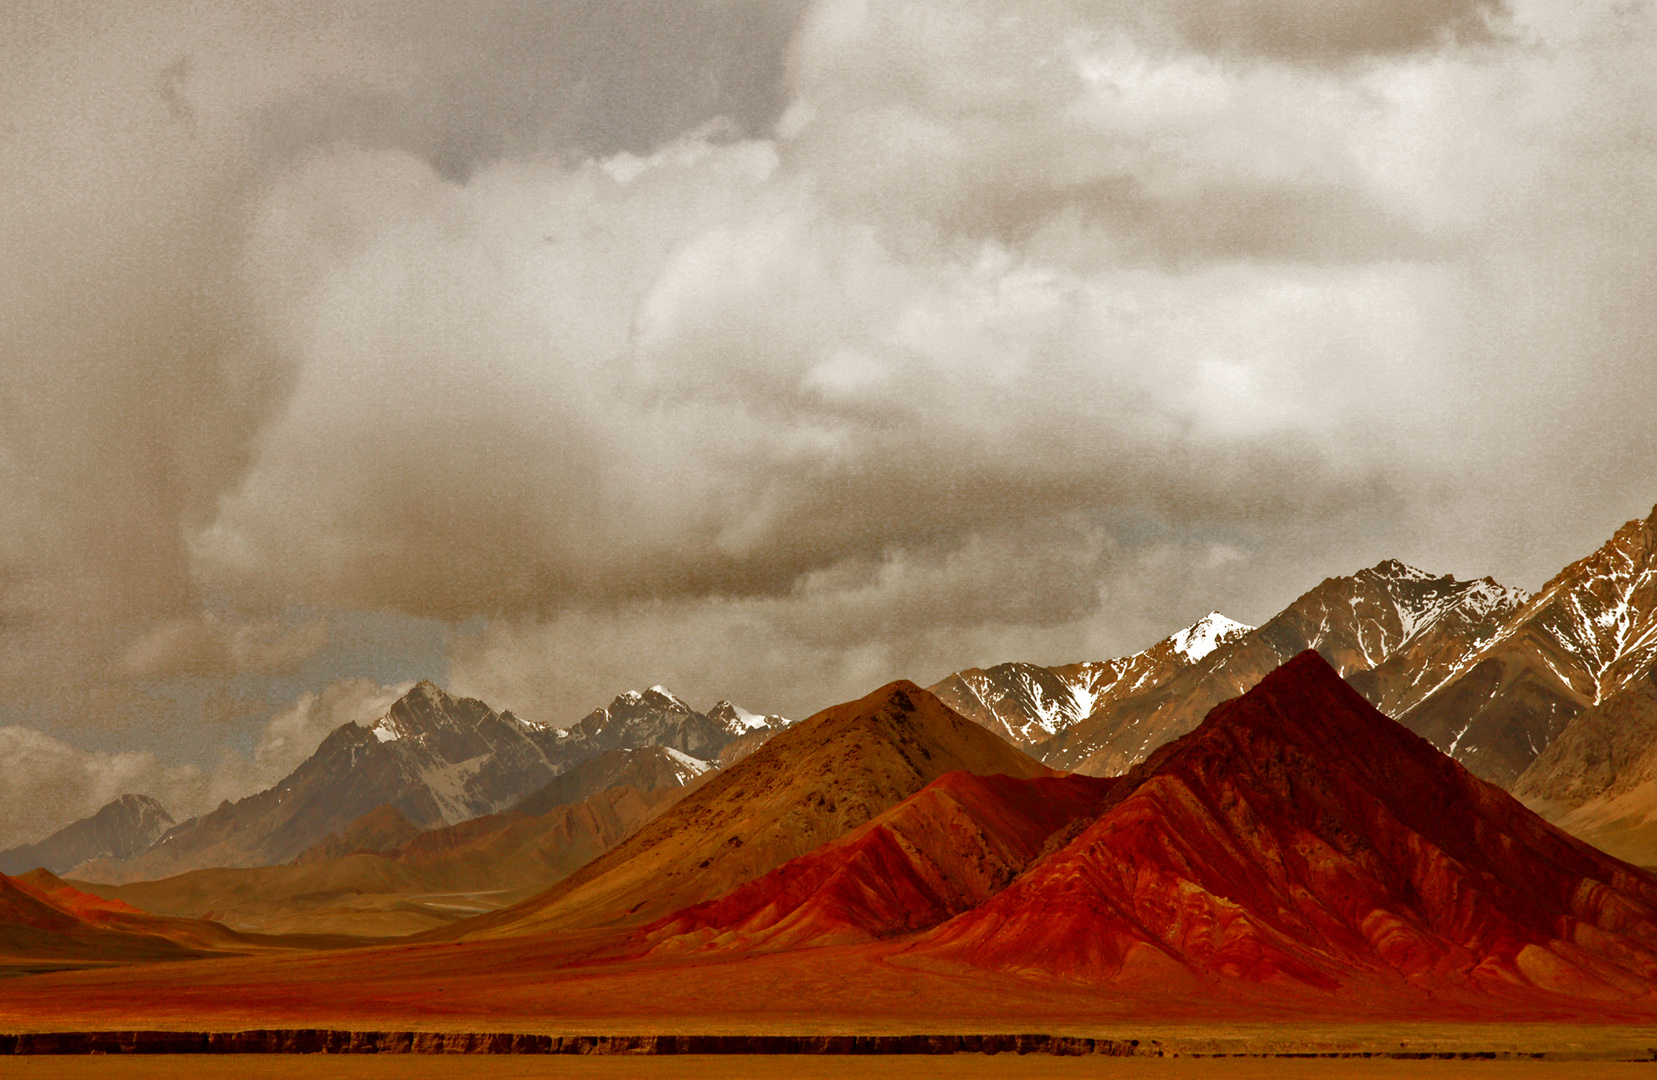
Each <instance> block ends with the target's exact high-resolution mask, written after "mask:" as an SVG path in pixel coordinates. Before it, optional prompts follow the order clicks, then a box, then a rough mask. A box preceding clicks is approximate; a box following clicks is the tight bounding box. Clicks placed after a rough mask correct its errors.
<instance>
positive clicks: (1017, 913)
mask: <svg viewBox="0 0 1657 1080" xmlns="http://www.w3.org/2000/svg"><path fill="white" fill-rule="evenodd" d="M1108 802H1109V805H1108V806H1107V808H1106V809H1104V811H1103V812H1102V813H1101V814H1100V815H1099V816H1098V818H1097V819H1096V820H1095V821H1094V822H1093V823H1092V824H1091V825H1090V826H1089V827H1088V828H1087V829H1086V830H1084V831H1083V832H1081V833H1080V835H1078V836H1077V837H1076V838H1075V839H1074V840H1073V841H1071V842H1070V843H1069V844H1068V845H1066V846H1065V847H1064V848H1063V849H1061V850H1060V851H1058V852H1056V853H1055V854H1053V855H1052V856H1050V857H1048V858H1046V859H1044V860H1042V861H1041V862H1038V863H1037V864H1036V865H1035V866H1034V867H1033V868H1032V869H1031V870H1030V871H1029V872H1028V873H1026V874H1024V875H1023V876H1022V877H1020V878H1019V880H1017V881H1015V882H1014V883H1013V884H1012V886H1010V887H1009V888H1008V889H1006V890H1005V891H1004V892H1002V893H1001V894H999V895H998V896H996V897H995V898H994V899H992V900H990V901H989V902H988V903H986V904H984V905H983V906H981V907H979V908H977V909H975V910H973V911H970V912H967V913H965V914H963V915H961V916H959V917H957V918H955V919H953V920H951V921H950V922H948V923H945V924H944V925H943V926H941V927H939V928H938V929H937V930H936V931H934V932H932V933H931V934H930V935H928V936H927V937H926V938H923V939H922V940H921V942H920V943H919V944H918V945H917V946H916V948H917V950H918V951H922V952H931V953H935V954H942V955H944V956H948V957H951V958H955V959H960V960H965V961H967V962H969V963H973V964H978V965H989V966H995V967H1013V968H1041V969H1047V970H1051V971H1057V972H1060V973H1063V974H1068V975H1072V976H1079V977H1083V978H1092V979H1108V980H1114V981H1118V982H1126V983H1129V984H1138V983H1143V984H1144V987H1143V988H1145V989H1150V990H1155V989H1156V988H1157V987H1159V986H1161V985H1163V982H1164V980H1166V978H1167V977H1168V975H1169V973H1170V972H1171V971H1178V970H1179V969H1181V968H1183V969H1184V970H1185V972H1186V973H1187V976H1190V975H1196V976H1199V977H1202V978H1212V977H1214V976H1229V977H1231V978H1234V979H1237V980H1240V983H1239V985H1246V984H1249V983H1258V982H1277V981H1280V980H1284V979H1287V980H1290V981H1292V982H1298V983H1301V984H1305V985H1308V986H1312V987H1322V988H1334V987H1337V986H1351V985H1367V986H1371V987H1375V988H1377V992H1379V991H1380V990H1381V989H1384V988H1388V987H1390V988H1391V990H1390V992H1393V993H1397V992H1399V991H1400V990H1401V989H1402V988H1403V986H1404V984H1403V983H1400V982H1399V981H1398V980H1399V978H1400V977H1402V978H1403V979H1404V980H1406V981H1407V982H1408V983H1413V984H1416V986H1417V987H1418V988H1420V989H1427V990H1431V991H1432V992H1434V993H1438V992H1449V993H1458V994H1459V993H1478V994H1485V993H1492V992H1504V993H1513V992H1531V993H1534V992H1536V991H1545V992H1548V993H1564V994H1569V995H1572V996H1588V997H1607V998H1626V997H1643V996H1644V995H1647V994H1650V993H1652V992H1653V990H1654V989H1657V883H1654V882H1653V881H1652V879H1651V878H1650V877H1648V876H1646V875H1645V874H1643V873H1641V872H1639V871H1637V870H1635V869H1634V868H1633V867H1630V866H1627V865H1626V864H1624V863H1620V862H1618V861H1617V860H1615V859H1612V858H1610V857H1608V856H1605V855H1603V854H1601V853H1600V852H1598V851H1595V850H1594V849H1592V848H1589V847H1587V846H1586V845H1584V844H1581V843H1579V842H1577V841H1575V840H1573V839H1571V838H1570V837H1568V836H1566V835H1565V834H1563V833H1561V832H1559V831H1558V830H1557V829H1554V828H1553V827H1552V826H1550V825H1548V824H1547V823H1546V822H1544V821H1542V820H1541V819H1540V818H1538V817H1536V816H1535V815H1534V814H1531V813H1530V812H1529V811H1528V810H1526V809H1525V808H1524V807H1523V806H1521V805H1520V804H1519V803H1518V802H1516V801H1515V800H1513V799H1512V798H1511V797H1509V796H1508V795H1507V794H1506V793H1504V792H1502V791H1501V790H1500V789H1498V788H1496V787H1494V786H1492V785H1490V784H1487V783H1485V782H1484V781H1481V780H1478V779H1477V778H1475V777H1473V776H1472V775H1471V774H1470V773H1468V772H1467V771H1466V770H1465V769H1463V768H1462V767H1461V766H1459V765H1458V764H1456V763H1455V762H1454V761H1452V760H1450V759H1449V758H1447V757H1445V756H1444V755H1442V754H1440V753H1439V752H1438V751H1437V750H1435V749H1433V748H1432V747H1431V746H1430V745H1429V744H1427V743H1426V742H1424V741H1423V740H1421V739H1419V738H1417V737H1416V736H1414V735H1412V734H1410V733H1409V732H1408V731H1406V730H1404V729H1403V728H1402V727H1400V726H1399V725H1398V724H1396V723H1395V722H1394V721H1392V720H1390V719H1388V718H1387V717H1385V716H1384V715H1382V714H1381V713H1379V712H1377V711H1376V710H1375V709H1374V708H1373V707H1371V706H1370V705H1369V704H1368V703H1367V702H1365V701H1364V700H1363V699H1362V698H1361V697H1359V696H1358V695H1357V694H1356V693H1355V692H1354V691H1352V690H1351V689H1350V688H1349V687H1347V686H1346V685H1345V683H1344V682H1343V681H1342V680H1341V679H1340V678H1339V677H1338V676H1337V675H1336V674H1335V672H1334V671H1333V669H1331V668H1330V667H1329V665H1328V664H1327V663H1326V662H1324V661H1323V659H1322V658H1321V657H1319V656H1317V655H1316V654H1315V653H1310V652H1308V653H1303V654H1301V655H1299V656H1296V657H1295V658H1294V659H1292V660H1291V661H1289V662H1288V663H1286V664H1284V665H1283V666H1282V667H1281V668H1279V669H1278V670H1277V671H1275V672H1273V673H1272V674H1271V675H1268V676H1267V677H1266V678H1265V679H1263V680H1262V681H1261V682H1260V683H1259V684H1258V685H1257V686H1256V687H1255V688H1254V689H1253V690H1251V691H1249V692H1248V693H1247V694H1245V695H1243V696H1242V697H1240V698H1236V699H1233V700H1231V701H1229V702H1226V703H1224V704H1222V705H1219V706H1217V707H1216V708H1215V709H1213V710H1212V711H1211V712H1210V713H1209V715H1208V717H1207V719H1206V720H1204V722H1203V724H1202V725H1201V726H1200V727H1199V728H1198V729H1197V730H1195V731H1193V732H1191V733H1190V734H1189V735H1186V736H1185V737H1183V738H1181V739H1179V740H1178V741H1176V742H1174V743H1172V744H1170V745H1169V746H1167V747H1164V748H1163V749H1162V750H1160V751H1158V752H1157V753H1156V754H1155V755H1153V756H1152V757H1151V758H1150V759H1148V760H1146V761H1145V762H1144V763H1143V764H1142V765H1140V766H1139V767H1138V768H1136V769H1135V770H1133V772H1131V773H1130V774H1129V775H1128V776H1127V777H1125V778H1124V780H1123V783H1122V784H1121V786H1120V787H1119V788H1118V790H1117V791H1116V792H1113V793H1112V795H1111V797H1110V799H1109V800H1108Z"/></svg>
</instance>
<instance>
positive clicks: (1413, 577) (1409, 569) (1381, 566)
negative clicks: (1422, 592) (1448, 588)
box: [1368, 559, 1449, 581]
mask: <svg viewBox="0 0 1657 1080" xmlns="http://www.w3.org/2000/svg"><path fill="white" fill-rule="evenodd" d="M1368 572H1369V573H1371V574H1375V575H1376V576H1378V577H1384V578H1388V579H1390V580H1393V581H1438V580H1440V579H1442V578H1444V577H1448V576H1449V575H1447V574H1429V573H1427V571H1425V570H1423V569H1421V568H1420V567H1417V566H1411V565H1410V564H1409V563H1407V562H1404V561H1402V560H1400V559H1382V560H1381V561H1380V562H1378V563H1376V564H1375V565H1374V566H1372V567H1370V568H1369V570H1368Z"/></svg>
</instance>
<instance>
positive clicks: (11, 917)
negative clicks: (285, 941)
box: [0, 869, 280, 971]
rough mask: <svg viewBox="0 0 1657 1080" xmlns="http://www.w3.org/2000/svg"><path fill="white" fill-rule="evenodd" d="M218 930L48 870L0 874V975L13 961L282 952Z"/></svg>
mask: <svg viewBox="0 0 1657 1080" xmlns="http://www.w3.org/2000/svg"><path fill="white" fill-rule="evenodd" d="M279 944H280V943H278V942H273V941H270V940H268V939H267V940H264V941H259V940H257V939H248V938H245V937H243V936H241V935H238V934H236V933H233V932H232V931H230V930H227V929H225V928H224V927H222V926H219V925H217V924H216V923H211V922H202V921H199V920H193V919H169V918H161V917H157V916H154V915H150V914H148V913H146V912H142V911H139V910H137V909H136V908H133V907H132V906H130V905H128V904H126V903H123V902H121V901H118V900H110V899H106V898H103V897H99V896H94V895H91V894H88V893H84V892H81V891H80V890H78V889H75V888H73V887H72V886H70V885H69V884H67V883H66V882H64V881H62V880H61V879H59V878H58V877H56V876H55V875H53V874H51V873H50V872H48V871H46V870H41V869H37V870H33V871H30V872H29V873H27V874H23V875H19V876H17V877H8V876H6V875H4V874H0V971H3V970H4V969H5V968H6V967H7V966H14V965H16V964H17V962H18V961H42V960H45V961H70V962H75V963H78V964H85V963H92V964H124V963H141V962H153V961H162V960H188V959H192V958H194V957H199V956H205V955H214V954H223V953H224V952H227V951H248V950H250V949H257V948H268V947H272V946H273V945H279Z"/></svg>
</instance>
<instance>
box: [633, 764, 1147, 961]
mask: <svg viewBox="0 0 1657 1080" xmlns="http://www.w3.org/2000/svg"><path fill="white" fill-rule="evenodd" d="M1117 782H1118V781H1117V780H1115V779H1114V778H1104V779H1100V778H1096V777H1091V776H1076V775H1071V776H1057V777H1045V776H1044V777H1034V778H1015V777H1010V776H977V775H974V774H973V773H966V772H952V773H945V774H944V775H943V776H941V777H939V778H938V779H936V780H934V781H933V782H932V783H930V784H928V785H927V786H926V787H924V788H922V789H921V790H920V791H918V792H916V793H915V794H914V795H911V796H910V797H909V798H907V799H905V800H904V801H903V802H901V803H899V804H898V805H896V806H894V807H892V808H891V809H890V810H887V811H886V812H885V813H883V814H881V815H880V816H878V817H876V818H875V819H874V820H872V821H870V822H869V823H868V824H866V825H864V826H863V827H861V828H859V829H855V830H853V831H852V832H850V833H848V834H847V835H845V836H843V837H841V838H840V839H838V840H833V841H830V842H829V843H827V844H825V845H823V846H822V847H820V848H818V849H817V850H816V851H813V852H810V853H809V854H806V855H802V856H800V857H799V858H797V859H793V860H791V861H790V862H787V863H785V864H783V865H782V866H780V867H778V868H777V869H775V870H773V871H771V872H770V873H769V874H766V875H765V876H763V877H760V878H756V879H755V880H753V881H750V882H748V883H747V884H746V885H743V886H741V887H740V888H738V889H737V890H736V891H735V892H732V893H730V894H729V895H727V896H724V897H721V898H720V899H718V900H713V901H709V902H708V903H705V904H698V905H696V906H694V907H690V908H686V909H685V910H683V911H679V912H675V913H674V914H672V915H669V916H668V917H666V918H665V919H662V920H660V921H658V922H656V923H654V924H652V925H651V926H649V927H647V928H646V930H645V931H644V934H643V937H644V940H646V941H648V942H650V943H651V944H652V945H653V946H654V948H655V951H656V952H657V953H658V954H660V953H662V952H665V951H668V950H673V951H684V950H687V949H698V950H701V951H706V950H708V949H720V950H727V949H733V948H767V949H782V948H799V947H802V946H807V945H832V944H843V943H846V942H850V941H862V940H868V939H871V938H881V937H890V936H893V935H897V934H905V933H911V932H913V931H915V930H919V929H924V928H925V927H928V926H933V925H936V924H937V923H940V922H943V921H944V920H945V919H947V918H949V917H951V916H952V915H955V914H958V913H959V912H962V911H965V910H967V909H969V908H973V907H976V906H978V905H979V904H981V903H983V902H984V901H985V900H987V899H989V898H990V897H991V896H993V895H995V893H997V892H999V891H1000V890H1001V889H1003V888H1005V887H1006V885H1007V884H1008V883H1009V882H1010V881H1012V879H1013V878H1014V877H1015V876H1017V875H1018V874H1019V873H1020V872H1021V871H1022V870H1023V869H1024V868H1025V867H1026V866H1027V865H1029V863H1030V861H1031V860H1032V859H1034V858H1035V857H1036V856H1037V855H1038V854H1039V853H1040V852H1041V850H1042V845H1043V844H1044V843H1046V842H1047V840H1048V838H1049V837H1051V836H1052V835H1053V834H1054V833H1055V832H1057V831H1059V830H1060V829H1062V828H1064V827H1065V826H1066V825H1068V824H1070V823H1071V822H1072V821H1074V820H1075V819H1077V818H1079V817H1083V816H1091V815H1092V814H1093V813H1096V812H1097V810H1098V807H1099V804H1100V802H1101V801H1102V800H1103V798H1104V797H1105V795H1106V794H1107V793H1108V792H1109V791H1110V790H1111V788H1112V787H1114V786H1115V785H1116V784H1117Z"/></svg>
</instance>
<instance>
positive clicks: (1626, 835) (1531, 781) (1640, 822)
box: [1513, 670, 1657, 866]
mask: <svg viewBox="0 0 1657 1080" xmlns="http://www.w3.org/2000/svg"><path fill="white" fill-rule="evenodd" d="M1513 794H1514V796H1515V797H1517V798H1519V799H1521V800H1522V801H1523V802H1524V803H1525V804H1526V805H1527V806H1529V807H1531V808H1532V809H1534V810H1535V811H1537V812H1538V813H1540V814H1542V815H1544V816H1545V817H1547V818H1548V819H1549V820H1550V821H1552V822H1553V823H1554V824H1556V825H1558V826H1559V827H1560V828H1562V829H1564V830H1565V831H1567V832H1569V833H1570V834H1571V835H1573V836H1576V837H1579V838H1581V839H1583V840H1586V841H1588V842H1589V843H1590V844H1593V845H1594V846H1595V847H1597V848H1599V849H1601V850H1602V851H1606V852H1609V853H1610V854H1612V855H1615V856H1616V857H1617V858H1619V859H1626V860H1628V861H1629V862H1632V863H1637V864H1639V865H1642V866H1653V865H1657V670H1652V671H1648V672H1647V673H1646V674H1645V676H1644V677H1642V678H1640V679H1638V680H1636V681H1635V682H1634V683H1633V684H1631V685H1629V686H1626V687H1624V688H1623V689H1621V690H1619V691H1617V692H1616V693H1614V694H1612V695H1611V696H1610V697H1608V698H1606V699H1605V700H1603V701H1601V702H1600V703H1599V704H1597V705H1591V706H1589V707H1588V708H1587V709H1584V710H1583V711H1582V712H1581V713H1578V714H1577V716H1576V718H1575V719H1573V720H1572V721H1571V722H1570V723H1569V724H1567V725H1566V726H1565V729H1564V730H1563V731H1561V732H1560V733H1559V735H1558V736H1557V737H1555V738H1554V740H1553V742H1551V743H1549V744H1548V748H1547V749H1546V750H1544V751H1543V752H1542V754H1541V755H1540V756H1539V757H1537V759H1536V760H1535V761H1534V762H1532V763H1531V765H1530V768H1528V769H1526V770H1525V772H1524V774H1523V775H1521V776H1520V777H1519V780H1518V782H1517V783H1516V784H1514V785H1513Z"/></svg>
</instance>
